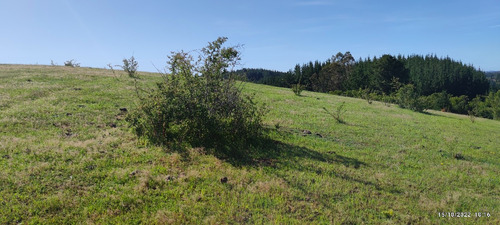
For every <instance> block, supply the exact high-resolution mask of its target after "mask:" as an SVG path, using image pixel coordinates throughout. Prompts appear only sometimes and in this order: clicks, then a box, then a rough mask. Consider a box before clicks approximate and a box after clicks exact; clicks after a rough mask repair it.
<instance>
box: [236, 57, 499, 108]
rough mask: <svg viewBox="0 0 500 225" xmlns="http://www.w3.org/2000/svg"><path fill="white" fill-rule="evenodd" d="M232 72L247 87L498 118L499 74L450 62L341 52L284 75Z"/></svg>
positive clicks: (257, 71) (445, 58) (453, 61)
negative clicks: (295, 89) (248, 84)
mask: <svg viewBox="0 0 500 225" xmlns="http://www.w3.org/2000/svg"><path fill="white" fill-rule="evenodd" d="M235 73H236V74H237V75H239V77H241V78H242V79H246V80H248V81H251V82H255V83H260V84H267V85H273V86H279V87H292V86H294V87H298V86H300V87H301V88H303V89H305V90H309V91H315V92H325V93H332V94H341V95H346V96H351V97H362V98H369V99H374V100H381V101H386V102H392V103H398V104H399V103H400V102H401V101H402V99H407V100H409V99H414V101H413V100H412V102H413V103H412V104H416V105H418V107H409V108H412V109H416V110H417V111H422V110H424V109H437V110H443V111H451V112H455V113H462V114H474V115H475V116H482V117H486V118H500V115H497V113H496V112H497V111H498V109H495V107H497V105H498V107H500V103H499V104H497V103H496V102H495V98H496V97H495V96H496V95H497V93H496V92H498V86H497V83H496V82H498V81H499V80H500V79H498V78H497V74H492V75H491V77H490V79H487V77H486V74H485V73H484V72H483V71H481V70H477V69H475V68H474V67H473V66H472V65H467V64H464V63H462V62H460V61H455V60H453V59H451V58H449V57H444V58H439V57H437V56H436V55H426V56H423V55H410V56H402V55H397V56H393V55H388V54H386V55H382V56H380V57H371V58H370V57H368V58H365V59H361V58H360V59H358V60H357V61H356V60H355V59H354V57H353V56H352V55H351V53H350V52H345V53H341V52H339V53H337V54H336V55H334V56H332V57H331V58H329V59H327V60H325V61H323V62H321V61H314V62H313V61H310V62H308V63H305V64H297V65H296V66H295V67H294V68H293V69H290V70H289V71H287V72H278V71H270V70H264V69H241V70H238V71H236V72H235ZM297 85H298V86H297ZM403 87H404V89H403ZM403 95H406V97H404V98H403V97H402V96H403ZM498 95H499V98H500V93H498ZM408 96H412V97H408ZM498 101H500V99H499V100H498ZM412 104H410V105H412ZM400 105H402V106H404V105H407V106H408V104H400ZM495 110H497V111H495Z"/></svg>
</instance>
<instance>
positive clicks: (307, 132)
mask: <svg viewBox="0 0 500 225" xmlns="http://www.w3.org/2000/svg"><path fill="white" fill-rule="evenodd" d="M302 133H303V134H312V133H311V131H309V130H303V131H302Z"/></svg>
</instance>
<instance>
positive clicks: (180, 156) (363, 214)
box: [0, 65, 500, 224]
mask: <svg viewBox="0 0 500 225" xmlns="http://www.w3.org/2000/svg"><path fill="white" fill-rule="evenodd" d="M139 76H140V77H142V79H141V80H139V83H140V85H141V86H142V87H152V86H153V85H154V82H155V81H158V80H160V79H161V78H160V77H159V76H158V75H157V74H150V73H139ZM244 91H245V92H247V93H251V94H255V98H256V101H257V102H258V103H259V104H266V105H267V107H268V108H269V113H268V114H267V115H266V117H265V118H264V122H265V125H266V126H267V127H268V131H267V135H268V137H269V138H270V141H268V142H267V143H264V144H263V145H262V146H261V147H260V149H257V150H256V152H255V154H252V155H251V156H252V158H251V159H250V160H246V161H238V160H234V159H219V158H217V157H214V156H212V155H210V154H205V151H204V150H203V149H191V150H189V151H188V152H186V153H179V152H172V151H169V150H166V149H162V148H159V147H153V146H145V145H144V144H143V142H142V141H139V140H138V139H137V137H136V136H135V135H134V134H133V133H132V132H131V130H130V128H129V127H128V124H127V123H126V122H125V121H124V117H125V116H126V113H124V112H122V111H120V108H127V109H128V111H131V110H134V108H135V107H136V103H137V96H136V93H135V89H134V82H133V79H131V78H129V77H128V76H127V75H126V74H125V73H123V72H117V74H113V73H112V72H111V71H109V70H101V69H90V68H68V67H50V66H22V65H0V224H17V223H22V224H37V223H49V224H51V223H53V224H62V223H63V224H64V223H68V224H73V223H90V224H92V223H95V224H116V223H127V224H129V223H146V224H165V223H183V224H193V223H208V224H220V223H278V224H304V223H314V224H318V223H320V224H321V223H323V224H330V223H333V224H342V223H344V224H362V223H366V224H498V223H500V214H499V213H500V210H499V209H500V176H499V174H500V152H499V146H500V121H493V120H486V119H481V118H477V119H476V121H475V122H474V123H472V122H471V121H470V120H469V118H468V117H467V116H462V115H455V114H450V113H442V112H436V111H430V112H428V113H415V112H412V111H409V110H405V109H400V108H398V107H397V106H390V107H388V106H385V105H384V104H383V103H379V102H373V104H368V103H367V102H366V101H364V100H360V99H354V98H345V97H339V96H333V95H327V94H320V93H312V92H307V91H304V92H303V93H302V96H296V95H294V94H293V92H292V91H291V90H290V89H282V88H276V87H270V86H264V85H256V84H250V83H247V84H245V85H244ZM342 102H345V109H346V110H347V111H346V113H345V114H344V121H345V123H343V124H341V123H337V122H336V120H335V119H334V118H333V117H332V116H331V115H329V114H328V113H327V112H326V111H325V110H324V109H323V107H325V108H326V109H327V110H329V111H330V112H334V111H335V108H336V107H337V106H338V105H339V104H341V103H342ZM304 130H308V131H310V132H311V134H304V132H303V131H304ZM457 154H459V155H460V156H462V157H463V158H461V157H458V156H457ZM457 158H459V159H457ZM243 162H244V163H243ZM223 177H227V178H228V181H227V183H223V182H221V178H223ZM438 212H471V213H472V214H471V217H470V218H440V217H439V215H438ZM475 212H487V213H490V215H491V216H490V217H481V218H478V217H475V214H474V213H475Z"/></svg>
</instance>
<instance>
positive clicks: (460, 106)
mask: <svg viewBox="0 0 500 225" xmlns="http://www.w3.org/2000/svg"><path fill="white" fill-rule="evenodd" d="M450 104H451V111H452V112H454V113H459V114H467V111H468V97H467V96H466V95H461V96H459V97H451V98H450Z"/></svg>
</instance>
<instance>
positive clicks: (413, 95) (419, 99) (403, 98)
mask: <svg viewBox="0 0 500 225" xmlns="http://www.w3.org/2000/svg"><path fill="white" fill-rule="evenodd" d="M396 99H397V102H398V105H399V106H400V107H401V108H405V109H411V110H413V111H417V112H423V111H424V110H425V109H426V106H427V105H428V103H427V99H426V97H423V96H420V95H419V94H418V93H417V92H416V90H415V86H413V85H412V84H407V85H405V86H403V87H401V88H400V89H399V90H398V92H397V93H396Z"/></svg>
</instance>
